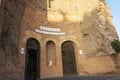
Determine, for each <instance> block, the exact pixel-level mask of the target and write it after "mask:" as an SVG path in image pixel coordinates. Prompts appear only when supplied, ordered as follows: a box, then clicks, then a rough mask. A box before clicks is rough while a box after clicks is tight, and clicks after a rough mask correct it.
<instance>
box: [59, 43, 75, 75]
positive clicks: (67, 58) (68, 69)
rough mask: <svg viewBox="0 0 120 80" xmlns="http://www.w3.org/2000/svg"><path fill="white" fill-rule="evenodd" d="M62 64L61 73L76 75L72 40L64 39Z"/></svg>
mask: <svg viewBox="0 0 120 80" xmlns="http://www.w3.org/2000/svg"><path fill="white" fill-rule="evenodd" d="M61 50H62V64H63V75H64V76H73V75H77V67H76V59H75V48H74V45H73V42H71V41H66V42H64V43H63V44H62V49H61Z"/></svg>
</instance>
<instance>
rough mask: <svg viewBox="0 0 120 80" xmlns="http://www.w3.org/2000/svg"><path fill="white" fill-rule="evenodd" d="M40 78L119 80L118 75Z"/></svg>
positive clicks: (58, 79) (52, 79)
mask: <svg viewBox="0 0 120 80" xmlns="http://www.w3.org/2000/svg"><path fill="white" fill-rule="evenodd" d="M42 80H120V76H117V77H115V76H79V77H77V76H76V77H75V76H74V77H59V78H49V79H42Z"/></svg>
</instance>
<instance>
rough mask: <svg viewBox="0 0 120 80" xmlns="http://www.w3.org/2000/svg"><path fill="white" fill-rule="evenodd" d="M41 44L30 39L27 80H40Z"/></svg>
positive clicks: (27, 50) (27, 57) (27, 48)
mask: <svg viewBox="0 0 120 80" xmlns="http://www.w3.org/2000/svg"><path fill="white" fill-rule="evenodd" d="M39 57H40V56H39V42H38V41H37V40H35V39H33V38H31V39H28V41H27V46H26V68H25V80H37V79H40V77H39V75H40V58H39Z"/></svg>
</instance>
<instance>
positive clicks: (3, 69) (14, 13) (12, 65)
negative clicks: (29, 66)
mask: <svg viewBox="0 0 120 80" xmlns="http://www.w3.org/2000/svg"><path fill="white" fill-rule="evenodd" d="M4 1H5V4H4V5H3V7H4V9H3V13H4V15H3V18H2V26H1V27H2V32H1V37H0V38H1V43H0V45H1V47H0V61H1V62H0V80H9V79H10V77H12V75H10V74H13V75H16V74H15V73H16V71H17V70H18V65H19V61H18V45H19V38H20V27H21V23H22V18H23V14H24V10H25V6H26V1H25V0H4ZM8 75H9V77H8ZM17 75H18V74H17ZM18 76H19V75H18ZM12 78H13V77H12ZM12 78H11V79H12ZM14 78H16V79H15V80H22V79H17V76H16V77H14Z"/></svg>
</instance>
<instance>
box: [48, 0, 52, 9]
mask: <svg viewBox="0 0 120 80" xmlns="http://www.w3.org/2000/svg"><path fill="white" fill-rule="evenodd" d="M51 1H53V0H49V8H51Z"/></svg>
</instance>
